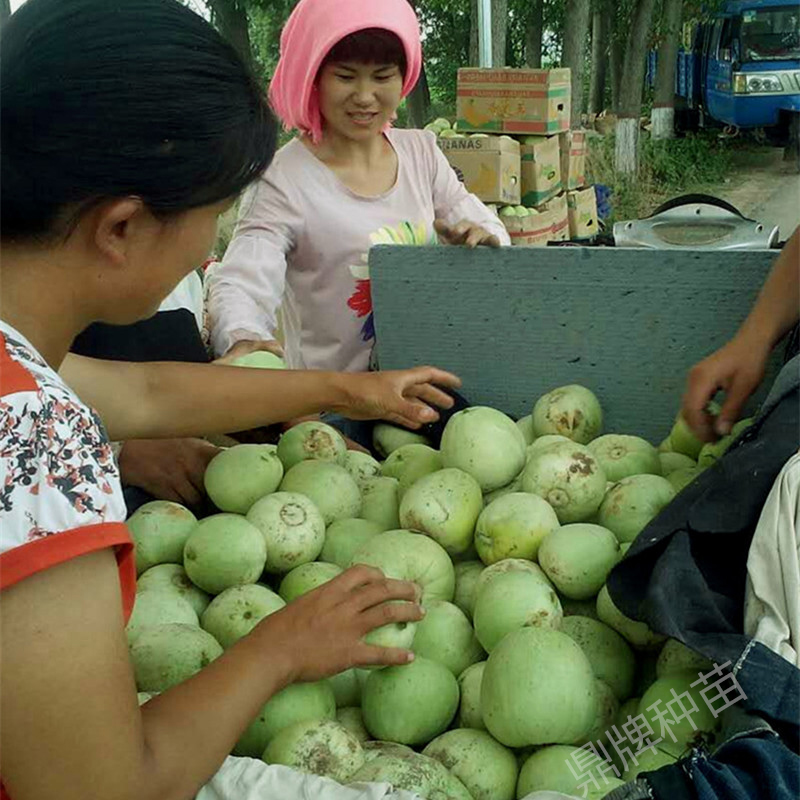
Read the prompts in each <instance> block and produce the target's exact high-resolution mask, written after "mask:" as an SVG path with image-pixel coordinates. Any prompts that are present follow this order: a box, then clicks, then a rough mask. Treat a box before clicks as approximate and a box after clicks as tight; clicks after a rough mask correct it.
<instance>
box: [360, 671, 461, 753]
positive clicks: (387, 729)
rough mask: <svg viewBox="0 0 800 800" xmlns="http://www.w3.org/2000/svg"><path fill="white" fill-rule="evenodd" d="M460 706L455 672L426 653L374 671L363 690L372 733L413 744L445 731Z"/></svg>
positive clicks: (379, 736) (365, 712)
mask: <svg viewBox="0 0 800 800" xmlns="http://www.w3.org/2000/svg"><path fill="white" fill-rule="evenodd" d="M457 709H458V683H457V682H456V679H455V676H454V675H453V673H452V672H450V670H449V669H448V668H447V667H445V666H444V665H442V664H439V663H437V662H436V661H431V660H430V659H427V658H422V657H417V658H415V659H414V660H413V661H412V662H411V663H409V664H404V665H402V666H394V667H386V668H384V669H381V670H376V671H374V672H372V673H371V674H370V676H369V677H368V678H367V681H366V683H365V684H364V688H363V691H362V694H361V713H362V714H363V717H364V724H365V725H366V726H367V730H368V731H369V732H370V733H371V734H372V736H374V737H375V738H377V739H384V740H387V741H392V742H398V743H400V744H406V745H410V746H414V745H420V744H426V743H427V742H429V741H431V739H433V738H434V737H436V736H438V735H439V734H440V733H442V731H444V730H445V729H446V728H447V726H448V725H449V724H450V722H451V721H452V719H453V717H454V716H455V713H456V711H457Z"/></svg>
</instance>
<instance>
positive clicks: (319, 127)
mask: <svg viewBox="0 0 800 800" xmlns="http://www.w3.org/2000/svg"><path fill="white" fill-rule="evenodd" d="M421 62H422V56H421V45H420V30H419V23H418V21H417V18H416V15H415V13H414V10H413V8H412V6H411V4H410V3H408V2H407V0H382V2H379V3H376V2H374V0H337V1H336V2H332V1H331V0H300V3H298V5H297V6H296V8H295V10H294V12H293V13H292V15H291V17H290V18H289V21H288V22H287V23H286V26H285V28H284V30H283V34H282V36H281V54H280V61H279V63H278V66H277V69H276V72H275V75H274V77H273V80H272V84H271V87H270V100H271V101H272V106H273V108H274V109H275V111H276V113H277V114H278V116H279V117H280V119H281V121H282V122H283V124H284V126H285V127H286V128H287V129H295V130H297V131H298V137H297V138H295V139H294V140H293V141H291V142H290V143H289V144H287V145H286V146H285V147H283V148H282V149H281V150H280V151H279V152H278V154H277V155H276V157H275V160H274V162H273V163H272V165H271V166H270V168H269V169H268V170H267V172H266V173H265V175H264V176H263V177H262V179H261V180H260V181H258V182H257V183H256V184H254V186H253V187H252V188H251V189H250V190H249V191H248V193H247V194H246V195H245V196H244V197H243V198H242V203H241V209H240V217H239V223H238V226H237V229H236V232H235V236H234V238H233V240H232V242H231V244H230V246H229V248H228V251H227V253H226V254H225V257H224V260H223V262H222V264H221V266H219V267H218V269H216V270H215V271H214V272H213V273H212V275H211V276H210V277H209V315H210V318H211V334H212V344H213V346H214V349H215V352H216V353H217V354H218V355H222V354H224V353H227V352H230V351H233V352H236V349H237V348H240V347H241V348H246V347H248V346H252V344H251V343H252V342H262V343H263V344H262V346H271V347H276V344H277V343H276V342H275V341H274V339H275V336H276V333H275V332H276V328H277V318H276V314H277V311H278V308H279V307H280V308H281V312H282V322H283V329H284V334H285V350H286V358H287V362H288V364H289V366H290V367H294V368H317V369H344V370H349V371H350V370H351V371H358V370H365V369H367V368H368V366H369V364H370V354H371V351H372V346H373V343H374V338H375V329H374V325H373V319H372V301H371V296H370V284H369V270H368V264H367V253H368V251H369V248H370V247H371V246H372V245H373V244H376V243H379V244H384V243H386V244H392V243H396V244H409V245H413V244H426V243H433V242H435V241H436V234H437V232H438V234H439V236H440V237H442V238H443V239H444V240H445V241H447V242H449V243H453V244H466V245H467V246H471V247H474V246H477V245H480V244H485V245H494V246H498V245H500V244H508V243H509V239H508V235H507V233H506V231H505V228H504V227H503V225H502V224H501V223H500V221H499V219H498V218H497V217H496V216H495V215H494V214H492V213H491V212H490V211H489V210H488V209H487V208H486V207H485V206H484V205H483V204H482V203H481V202H480V201H479V200H478V199H477V198H476V197H475V196H474V195H471V194H469V193H468V192H467V191H466V189H465V188H464V186H463V184H462V183H460V182H459V180H458V178H457V176H456V173H455V171H454V170H453V169H452V168H451V167H450V165H449V164H448V162H447V160H446V158H445V157H444V155H443V154H442V153H441V152H440V151H439V148H438V147H437V145H436V139H435V136H434V135H433V134H432V133H430V132H426V131H418V130H395V129H392V128H391V123H392V120H393V119H394V118H395V116H396V111H397V108H398V106H399V104H400V102H401V100H402V98H403V97H405V96H407V95H408V93H409V92H410V91H411V90H412V89H413V87H414V85H415V84H416V82H417V78H418V77H419V74H420V66H421ZM420 291H421V292H422V291H424V287H420ZM443 300H444V299H443ZM248 343H250V344H248Z"/></svg>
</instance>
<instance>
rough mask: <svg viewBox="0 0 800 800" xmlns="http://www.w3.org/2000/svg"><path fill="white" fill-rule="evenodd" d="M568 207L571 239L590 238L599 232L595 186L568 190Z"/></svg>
mask: <svg viewBox="0 0 800 800" xmlns="http://www.w3.org/2000/svg"><path fill="white" fill-rule="evenodd" d="M567 207H568V210H569V235H570V238H571V239H588V238H590V237H591V236H595V235H596V234H597V232H598V222H597V196H596V194H595V191H594V186H589V187H588V188H586V189H579V190H577V191H575V192H567Z"/></svg>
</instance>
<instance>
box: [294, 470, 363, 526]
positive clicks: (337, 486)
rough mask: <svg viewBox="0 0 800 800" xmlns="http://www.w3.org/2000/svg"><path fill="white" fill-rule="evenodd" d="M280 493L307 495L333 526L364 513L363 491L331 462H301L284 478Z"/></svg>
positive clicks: (326, 522) (347, 473) (326, 520)
mask: <svg viewBox="0 0 800 800" xmlns="http://www.w3.org/2000/svg"><path fill="white" fill-rule="evenodd" d="M280 491H281V492H296V493H298V494H304V495H305V496H306V497H308V498H309V500H311V501H312V502H313V503H314V505H315V506H316V507H317V508H318V509H319V511H320V513H321V514H322V517H323V519H324V520H325V525H330V524H331V523H332V522H335V521H336V520H337V519H347V518H349V517H358V516H359V515H360V514H361V491H360V490H359V488H358V485H357V484H356V482H355V481H354V480H353V478H352V476H351V475H350V473H349V472H348V471H347V470H346V469H345V468H344V467H341V466H339V465H338V464H333V463H330V462H328V461H301V462H300V463H299V464H295V465H294V466H293V467H292V468H291V469H290V470H288V471H287V472H286V474H285V475H284V476H283V481H282V482H281V485H280Z"/></svg>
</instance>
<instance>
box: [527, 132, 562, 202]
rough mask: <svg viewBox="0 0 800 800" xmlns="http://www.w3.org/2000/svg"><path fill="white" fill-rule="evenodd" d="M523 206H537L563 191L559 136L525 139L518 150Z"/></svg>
mask: <svg viewBox="0 0 800 800" xmlns="http://www.w3.org/2000/svg"><path fill="white" fill-rule="evenodd" d="M520 157H521V160H522V203H523V205H526V206H528V207H533V206H539V205H541V204H542V203H546V202H547V201H548V200H549V199H550V198H551V197H555V196H556V195H557V194H558V193H559V192H560V191H561V189H562V186H561V159H560V147H559V140H558V136H536V137H526V140H525V142H523V143H522V146H521V147H520Z"/></svg>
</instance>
